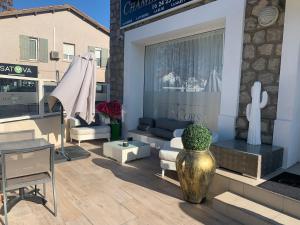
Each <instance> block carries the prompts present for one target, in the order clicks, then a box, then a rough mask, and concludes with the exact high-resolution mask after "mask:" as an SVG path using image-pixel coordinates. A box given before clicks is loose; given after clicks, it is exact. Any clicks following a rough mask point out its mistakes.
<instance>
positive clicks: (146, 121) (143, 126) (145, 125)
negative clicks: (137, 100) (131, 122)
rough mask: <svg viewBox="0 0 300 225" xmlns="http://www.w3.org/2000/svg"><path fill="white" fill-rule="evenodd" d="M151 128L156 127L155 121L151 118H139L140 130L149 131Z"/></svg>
mask: <svg viewBox="0 0 300 225" xmlns="http://www.w3.org/2000/svg"><path fill="white" fill-rule="evenodd" d="M151 127H154V120H153V119H152V118H149V117H143V118H139V125H138V127H137V129H138V130H141V131H149V130H150V128H151Z"/></svg>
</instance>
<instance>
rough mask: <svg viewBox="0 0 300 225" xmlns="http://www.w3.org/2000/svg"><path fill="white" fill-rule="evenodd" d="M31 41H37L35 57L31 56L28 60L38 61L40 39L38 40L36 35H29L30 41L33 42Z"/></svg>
mask: <svg viewBox="0 0 300 225" xmlns="http://www.w3.org/2000/svg"><path fill="white" fill-rule="evenodd" d="M31 41H35V57H36V58H35V59H31V58H29V59H28V60H29V61H38V59H39V55H38V54H39V40H38V38H36V37H29V42H31Z"/></svg>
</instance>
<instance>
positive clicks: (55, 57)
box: [0, 5, 109, 144]
mask: <svg viewBox="0 0 300 225" xmlns="http://www.w3.org/2000/svg"><path fill="white" fill-rule="evenodd" d="M0 28H1V30H2V32H1V37H0V43H1V51H0V82H1V93H0V98H1V100H0V101H1V103H0V104H1V109H0V132H10V131H17V130H20V129H21V130H34V131H35V135H36V137H45V138H47V139H48V140H50V141H51V142H52V143H55V144H58V143H59V141H60V138H59V136H60V131H59V119H58V118H59V117H58V115H57V114H58V113H57V111H59V109H58V108H57V109H55V110H54V112H50V110H49V108H48V104H47V96H48V94H49V93H50V92H51V91H52V90H53V89H54V88H55V86H56V84H57V81H59V80H60V79H61V78H62V76H63V74H64V72H65V71H66V70H67V68H68V67H69V65H70V63H71V61H72V59H73V57H74V56H75V55H82V54H85V53H87V52H93V53H95V57H96V62H97V82H98V83H99V85H98V89H97V92H98V93H97V95H98V98H100V99H101V98H103V97H104V90H103V88H104V86H103V85H101V84H102V83H105V82H106V81H107V76H108V69H107V62H108V57H109V30H108V29H106V28H105V27H103V26H102V25H100V24H98V23H97V22H96V21H94V20H93V19H91V18H89V17H88V16H87V15H85V14H83V13H82V12H80V11H79V10H77V9H76V8H74V7H72V6H70V5H59V6H49V7H41V8H33V9H24V10H14V11H7V12H2V13H0ZM70 88H71V84H70ZM66 91H67V90H66Z"/></svg>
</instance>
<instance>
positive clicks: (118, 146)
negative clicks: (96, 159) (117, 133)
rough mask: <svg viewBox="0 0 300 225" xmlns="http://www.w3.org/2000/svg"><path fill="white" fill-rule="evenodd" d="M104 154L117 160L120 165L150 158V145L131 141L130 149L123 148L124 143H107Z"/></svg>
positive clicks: (104, 145) (104, 146)
mask: <svg viewBox="0 0 300 225" xmlns="http://www.w3.org/2000/svg"><path fill="white" fill-rule="evenodd" d="M103 154H104V155H105V156H106V157H109V158H112V159H115V160H117V161H118V162H119V163H122V164H123V163H125V162H129V161H132V160H135V159H141V158H146V157H149V156H150V154H151V153H150V145H149V144H146V143H144V142H141V141H130V142H129V146H128V147H123V141H112V142H105V143H104V144H103Z"/></svg>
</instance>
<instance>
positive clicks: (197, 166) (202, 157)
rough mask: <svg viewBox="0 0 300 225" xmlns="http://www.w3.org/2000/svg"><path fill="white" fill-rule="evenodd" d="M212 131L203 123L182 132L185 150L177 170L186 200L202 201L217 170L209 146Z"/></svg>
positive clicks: (180, 155)
mask: <svg viewBox="0 0 300 225" xmlns="http://www.w3.org/2000/svg"><path fill="white" fill-rule="evenodd" d="M211 141H212V135H211V132H210V131H209V130H208V129H207V128H206V127H203V126H201V125H195V124H194V125H190V126H188V127H187V128H186V129H185V130H184V132H183V134H182V144H183V147H184V150H182V151H180V153H179V154H178V156H177V158H176V170H177V173H178V178H179V182H180V186H181V189H182V192H183V198H184V200H186V201H188V202H191V203H200V202H202V201H203V199H205V197H206V195H207V192H208V188H209V186H210V183H211V181H212V178H213V176H214V174H215V171H216V162H215V158H214V157H213V155H212V153H211V152H210V151H209V147H210V144H211Z"/></svg>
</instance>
